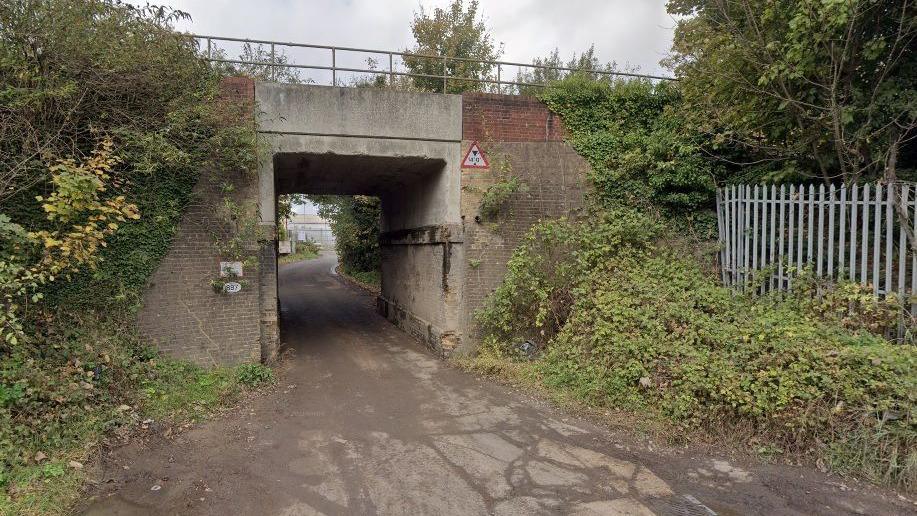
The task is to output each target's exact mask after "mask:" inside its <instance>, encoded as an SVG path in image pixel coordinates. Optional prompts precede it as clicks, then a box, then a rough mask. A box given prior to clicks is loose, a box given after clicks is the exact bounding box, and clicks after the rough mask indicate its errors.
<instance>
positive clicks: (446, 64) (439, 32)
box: [404, 0, 503, 93]
mask: <svg viewBox="0 0 917 516" xmlns="http://www.w3.org/2000/svg"><path fill="white" fill-rule="evenodd" d="M411 31H412V32H413V33H414V39H415V40H416V44H415V45H414V48H413V49H408V50H406V51H405V52H408V53H411V54H413V56H405V57H404V64H405V66H406V67H407V68H408V70H410V72H411V73H414V74H420V75H425V76H427V77H412V79H413V81H414V84H415V85H416V86H417V88H419V89H421V90H425V91H435V92H439V93H443V92H444V91H445V93H461V92H463V91H480V90H483V89H485V83H482V82H479V81H481V80H493V79H494V69H495V68H496V66H495V65H492V64H489V63H482V62H481V61H494V60H497V59H499V58H500V56H501V55H503V45H502V44H500V45H499V46H495V45H494V42H493V38H492V37H491V35H490V33H489V32H488V30H487V26H486V25H485V24H484V21H483V20H482V19H480V18H478V1H477V0H471V2H469V4H468V6H467V7H466V6H465V3H464V0H453V1H452V3H451V4H450V5H449V7H448V8H446V9H442V8H439V7H437V8H435V9H434V10H433V12H432V14H430V13H428V12H427V11H426V10H424V8H423V7H421V8H420V12H419V13H414V21H413V22H412V23H411ZM444 58H445V59H444ZM449 58H460V59H471V60H473V61H458V60H454V59H452V60H450V59H449ZM444 72H445V75H447V76H448V77H450V79H447V80H446V81H445V85H444V81H443V79H442V78H441V77H442V76H443V75H444ZM455 77H461V78H464V79H466V80H462V79H455ZM444 88H445V89H444Z"/></svg>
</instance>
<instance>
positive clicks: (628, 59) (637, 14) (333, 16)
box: [157, 0, 675, 73]
mask: <svg viewBox="0 0 917 516" xmlns="http://www.w3.org/2000/svg"><path fill="white" fill-rule="evenodd" d="M157 3H159V2H157ZM162 3H164V4H168V5H171V6H172V7H175V8H177V9H181V10H183V11H186V12H188V13H190V14H191V16H192V17H193V21H192V22H190V23H182V24H180V25H179V27H178V28H179V29H182V30H188V31H191V32H195V33H198V34H209V35H214V36H231V37H247V38H253V39H268V40H282V41H294V42H301V43H316V44H326V45H337V46H351V47H360V48H376V49H384V50H388V49H393V50H398V49H403V48H406V47H409V46H410V45H411V44H412V43H413V37H412V35H411V30H410V22H411V19H412V17H413V13H414V12H415V11H418V10H419V8H420V5H421V3H422V4H423V5H424V7H426V8H432V7H436V6H445V5H447V4H448V3H449V1H448V0H421V1H418V0H260V1H252V0H247V1H246V0H163V2H162ZM480 4H481V9H480V10H481V12H482V14H483V15H484V18H485V21H486V23H487V25H488V26H489V27H490V28H491V32H492V34H493V36H494V38H495V39H496V41H497V42H503V43H504V44H505V54H504V56H503V59H504V60H507V61H521V62H525V63H528V62H531V60H532V58H534V57H540V56H544V55H547V54H548V53H549V52H550V51H551V50H552V49H554V48H555V47H558V48H559V49H560V53H561V57H563V58H565V59H566V58H568V57H569V56H570V54H571V53H572V52H577V53H579V52H582V51H583V50H584V49H586V48H588V47H589V45H591V44H593V43H595V47H596V53H597V55H598V57H599V58H600V59H601V60H602V61H612V60H613V61H616V62H617V63H618V64H619V65H628V66H637V67H639V68H640V70H641V71H643V72H645V73H658V72H662V71H663V69H662V68H661V67H660V66H659V60H660V59H662V58H663V57H664V55H665V53H666V51H667V50H668V48H669V46H670V45H671V41H672V27H673V26H674V24H675V22H674V21H673V20H672V18H671V17H670V16H669V15H668V14H666V12H665V1H664V0H481V1H480ZM321 57H322V56H314V57H310V56H305V55H303V56H296V62H301V61H302V60H309V59H314V60H316V61H317V60H320V59H321ZM357 57H358V56H354V58H355V59H356V58H357ZM359 60H360V61H363V60H365V57H363V56H360V57H359ZM304 64H317V63H315V62H312V63H304ZM322 64H324V63H322ZM354 67H357V66H354ZM511 73H513V72H511Z"/></svg>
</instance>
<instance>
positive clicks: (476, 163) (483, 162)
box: [462, 142, 490, 168]
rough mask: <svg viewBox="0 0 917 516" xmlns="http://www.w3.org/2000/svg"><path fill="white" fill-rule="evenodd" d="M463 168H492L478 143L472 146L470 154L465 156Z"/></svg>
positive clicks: (469, 150)
mask: <svg viewBox="0 0 917 516" xmlns="http://www.w3.org/2000/svg"><path fill="white" fill-rule="evenodd" d="M462 168H490V163H488V162H487V156H485V155H484V151H482V150H481V147H480V146H479V145H478V142H473V143H472V144H471V147H470V148H469V149H468V154H465V159H463V160H462Z"/></svg>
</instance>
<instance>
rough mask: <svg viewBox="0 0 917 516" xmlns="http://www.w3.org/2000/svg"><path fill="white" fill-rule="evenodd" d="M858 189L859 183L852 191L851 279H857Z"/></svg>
mask: <svg viewBox="0 0 917 516" xmlns="http://www.w3.org/2000/svg"><path fill="white" fill-rule="evenodd" d="M857 190H859V187H858V185H856V184H854V185H853V190H852V191H851V192H850V194H851V195H850V260H849V261H850V281H856V280H857V253H856V250H857V209H858V206H857V205H858V204H859V203H858V201H857V193H858V192H857Z"/></svg>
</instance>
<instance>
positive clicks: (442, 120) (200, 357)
mask: <svg viewBox="0 0 917 516" xmlns="http://www.w3.org/2000/svg"><path fill="white" fill-rule="evenodd" d="M223 90H224V95H226V96H229V97H231V98H233V99H235V101H237V102H244V103H250V105H252V106H253V107H254V109H253V114H254V117H255V123H256V124H257V130H258V131H259V132H260V133H261V135H262V136H263V137H264V138H265V139H266V141H267V142H268V144H269V145H268V146H269V148H270V154H269V155H267V156H264V157H263V159H262V160H261V165H260V170H259V171H258V178H257V180H256V181H249V182H247V183H244V184H243V183H240V188H239V195H241V196H242V197H243V198H245V199H248V200H250V201H251V202H252V203H254V202H257V209H258V211H259V214H260V223H261V226H262V228H261V231H260V235H261V236H260V237H259V239H258V241H257V242H255V241H252V242H249V245H250V246H251V249H252V251H253V253H254V252H257V256H258V264H257V266H256V267H255V266H250V265H246V266H244V267H243V270H242V271H241V272H242V280H243V281H241V283H242V284H243V288H242V290H241V291H239V292H237V293H233V294H226V293H220V292H215V291H214V289H213V288H212V285H211V282H212V281H213V279H214V278H215V277H219V274H220V271H221V267H224V265H225V264H224V265H221V262H222V260H223V259H221V257H220V256H219V254H218V252H217V250H216V249H215V248H214V246H213V235H212V234H213V228H216V227H219V226H220V224H221V222H220V221H219V220H218V219H217V217H216V214H215V213H213V208H212V206H213V203H196V204H195V205H194V206H192V207H191V208H190V209H189V210H188V211H187V212H186V213H185V215H184V217H183V220H182V222H181V225H180V227H179V230H178V232H177V235H176V237H175V240H174V242H173V246H172V248H171V250H170V251H169V252H168V254H167V255H166V257H165V258H164V260H163V261H162V263H161V264H160V266H159V267H158V269H157V270H156V271H155V273H154V274H153V276H152V278H151V280H150V284H149V286H148V289H147V292H146V295H145V298H144V305H143V309H142V310H141V313H140V316H139V327H140V330H141V333H142V334H143V335H144V337H146V338H147V339H148V340H150V341H152V342H154V343H155V344H156V345H158V346H159V348H160V349H161V350H163V351H165V352H166V353H168V354H171V355H174V356H179V357H182V358H186V359H190V360H193V361H195V362H197V363H200V364H205V365H212V364H232V363H238V362H241V361H247V360H262V361H270V360H272V359H273V358H274V357H275V356H276V354H277V352H278V346H279V328H278V320H279V318H278V302H277V270H278V269H277V252H276V250H277V242H276V239H275V238H276V237H275V236H274V235H275V234H276V232H275V228H276V224H277V220H276V215H275V211H276V199H277V196H278V195H281V194H289V193H305V194H348V195H351V194H354V195H355V194H359V195H372V196H377V197H379V198H380V199H381V202H382V212H383V215H382V228H383V234H382V237H381V241H380V246H381V251H382V253H381V254H382V286H381V294H380V295H379V296H378V299H377V306H378V311H379V313H380V314H382V315H383V316H385V317H386V318H387V319H388V320H390V321H391V322H393V323H394V324H396V325H397V326H399V327H401V328H402V329H404V330H405V331H406V332H408V333H410V334H411V335H413V336H415V337H416V338H418V339H420V340H421V341H423V342H424V343H425V344H426V345H427V346H429V347H430V348H431V349H433V350H434V351H435V352H436V353H439V354H442V355H448V354H450V353H453V352H458V353H461V352H467V351H469V350H471V349H473V348H474V346H475V341H476V339H475V325H474V312H475V310H476V309H477V308H478V307H480V306H481V304H482V302H483V300H484V298H485V297H486V296H487V294H489V293H490V292H491V291H492V290H493V288H494V287H496V286H497V285H498V284H499V282H500V281H501V279H502V277H503V274H504V271H505V266H506V262H507V260H508V259H509V257H510V255H511V253H512V250H513V248H514V247H515V246H516V245H517V244H518V243H519V241H520V239H521V238H522V237H523V235H524V234H525V232H526V231H527V230H528V228H529V227H531V225H532V224H533V223H534V222H536V221H537V220H539V219H544V218H553V217H559V216H563V215H567V214H570V213H572V212H575V211H576V210H577V209H579V208H580V207H581V204H582V199H583V191H584V184H585V173H586V171H587V169H588V165H587V164H586V163H585V162H584V160H583V159H582V158H581V157H580V156H579V155H577V154H576V153H575V152H574V151H573V149H572V148H570V147H569V146H568V145H567V144H566V143H564V141H563V127H562V124H561V121H560V120H559V118H557V117H556V115H554V114H553V113H551V112H550V111H549V110H548V109H547V108H546V107H545V106H544V105H543V104H541V103H540V102H539V101H538V100H536V99H533V98H528V97H522V96H515V95H500V94H487V93H466V94H463V95H449V94H438V93H418V92H403V91H392V90H384V89H376V88H346V87H333V86H315V85H301V84H296V85H290V84H279V83H272V82H258V81H253V80H251V79H248V78H241V77H234V78H229V79H226V80H224V83H223ZM474 142H478V145H479V147H480V149H481V150H482V151H483V152H484V153H485V154H486V155H487V157H488V164H489V166H488V167H486V168H463V167H462V163H463V160H464V158H465V155H466V154H467V153H468V151H469V149H470V147H471V145H472V144H473V143H474ZM507 173H512V174H514V175H516V176H518V177H519V178H520V179H521V180H522V181H523V182H524V183H525V184H526V187H527V188H526V189H525V191H521V192H517V193H515V194H513V196H512V197H511V198H510V199H509V201H508V202H507V204H506V205H505V206H504V208H503V209H502V210H501V214H500V215H499V219H498V220H497V221H496V224H494V222H493V221H491V222H488V221H481V220H480V217H479V213H478V208H479V204H480V200H481V196H482V195H483V193H484V191H486V189H487V187H488V186H489V185H490V184H493V183H494V182H495V181H498V180H499V178H500V176H501V174H507ZM196 194H197V196H199V197H200V198H203V199H207V198H210V199H211V200H213V199H217V198H218V197H217V196H219V195H220V193H219V185H215V184H213V181H207V180H203V179H202V180H201V181H200V182H199V184H198V185H197V187H196ZM208 206H211V207H208ZM224 259H225V258H224Z"/></svg>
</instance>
